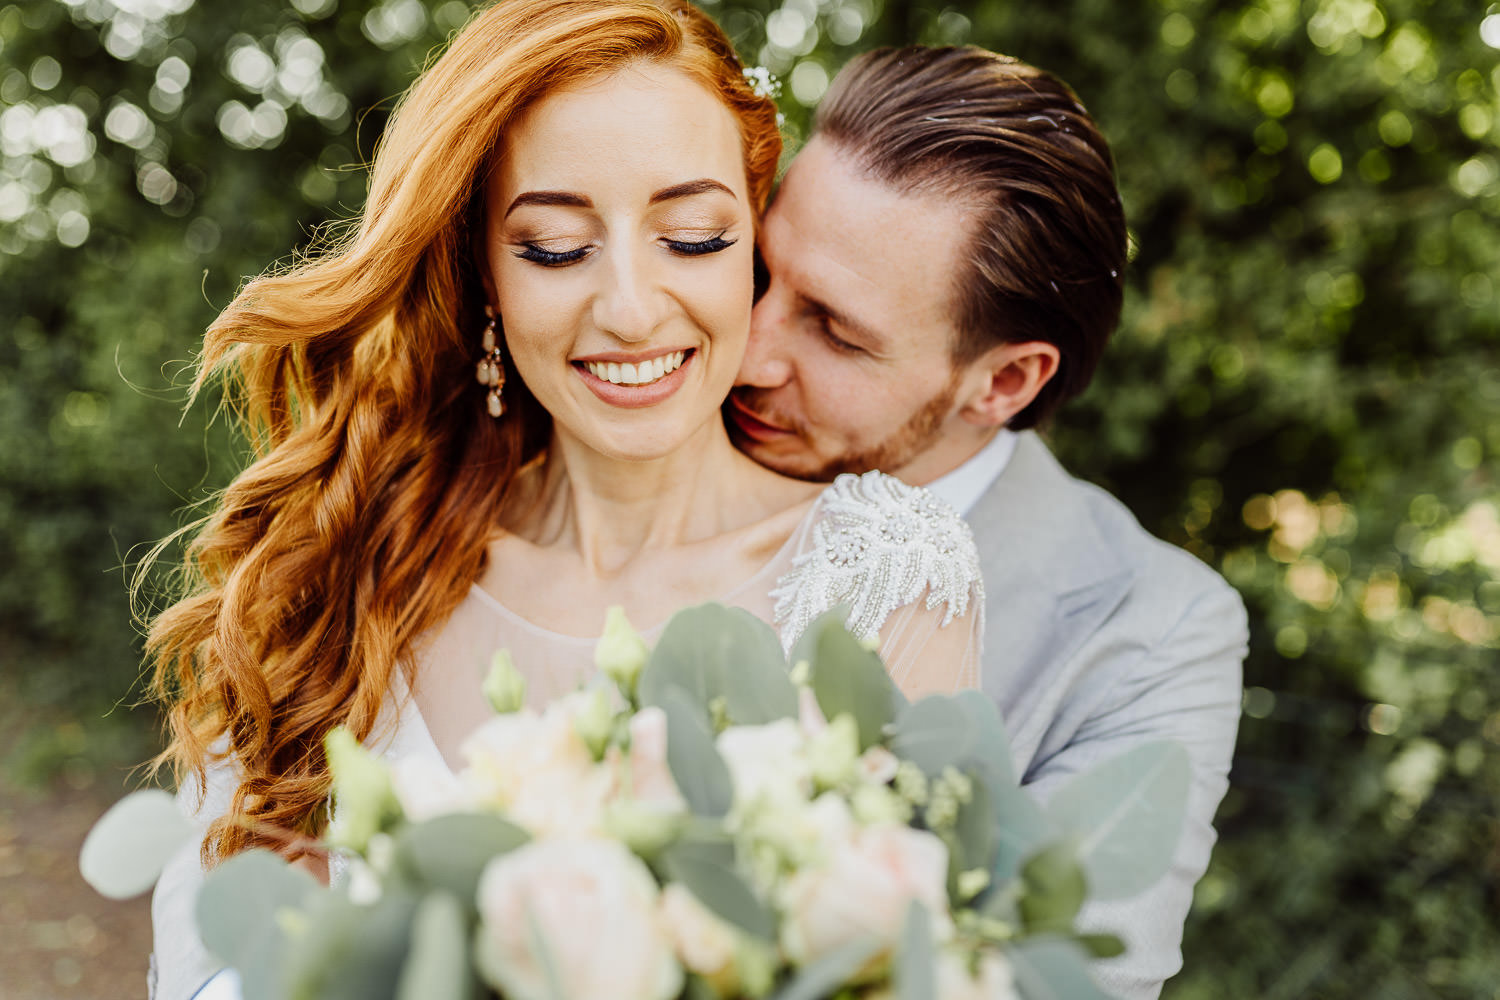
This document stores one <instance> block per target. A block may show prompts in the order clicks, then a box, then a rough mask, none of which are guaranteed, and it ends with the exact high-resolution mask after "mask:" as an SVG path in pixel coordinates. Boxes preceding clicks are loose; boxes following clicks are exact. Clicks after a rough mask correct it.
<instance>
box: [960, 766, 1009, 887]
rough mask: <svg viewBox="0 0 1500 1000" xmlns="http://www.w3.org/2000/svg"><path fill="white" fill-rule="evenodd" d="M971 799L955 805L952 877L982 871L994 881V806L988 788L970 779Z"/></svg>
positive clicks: (995, 843) (980, 781)
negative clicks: (971, 787) (956, 819)
mask: <svg viewBox="0 0 1500 1000" xmlns="http://www.w3.org/2000/svg"><path fill="white" fill-rule="evenodd" d="M970 778H971V779H973V785H974V791H973V797H972V798H971V799H970V800H969V801H968V802H965V803H964V804H963V805H961V806H959V809H958V821H957V822H956V823H955V824H954V827H953V839H954V841H955V847H956V850H953V851H952V865H951V867H952V868H953V869H954V874H955V875H957V874H958V873H959V872H965V871H969V870H971V869H974V868H983V869H984V870H986V871H988V872H990V873H991V876H990V877H991V879H993V878H994V863H995V851H996V846H997V843H998V840H997V837H998V833H997V830H996V824H995V806H994V803H993V802H992V801H991V797H990V786H989V785H988V784H987V783H986V782H984V781H982V780H977V779H974V776H973V774H972V773H970Z"/></svg>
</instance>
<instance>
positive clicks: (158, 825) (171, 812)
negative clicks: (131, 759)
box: [78, 788, 196, 899]
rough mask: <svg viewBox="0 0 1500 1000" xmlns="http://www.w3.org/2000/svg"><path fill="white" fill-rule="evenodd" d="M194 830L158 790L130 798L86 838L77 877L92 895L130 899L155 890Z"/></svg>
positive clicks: (167, 795)
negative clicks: (91, 888) (158, 881)
mask: <svg viewBox="0 0 1500 1000" xmlns="http://www.w3.org/2000/svg"><path fill="white" fill-rule="evenodd" d="M195 830H196V827H195V826H194V825H193V823H192V822H191V821H189V820H188V818H187V817H186V816H184V815H183V814H182V811H181V810H180V809H178V808H177V800H176V799H174V798H173V797H172V795H171V794H170V793H168V792H164V791H162V790H161V789H159V788H145V789H141V790H140V791H135V792H131V793H130V794H129V795H127V796H125V797H124V798H123V799H121V800H120V801H118V802H116V803H115V804H114V805H112V806H110V808H109V811H108V812H106V813H105V814H104V815H103V816H100V817H99V819H98V821H97V822H96V823H95V824H94V826H93V829H91V830H89V833H88V836H87V837H85V838H84V841H83V849H82V850H81V851H80V852H79V854H78V871H79V873H80V874H82V875H83V880H84V881H85V882H87V883H88V884H89V885H91V886H93V887H94V889H95V891H97V892H99V893H100V894H101V895H104V896H108V897H109V898H110V899H129V898H130V897H131V896H137V895H140V894H141V893H143V892H145V891H146V890H147V889H149V888H151V887H152V886H153V885H155V884H156V880H157V879H158V878H160V877H161V873H162V869H163V868H165V867H166V865H167V862H168V861H170V860H171V858H172V855H174V854H176V853H177V851H178V849H179V848H181V847H182V846H183V845H184V844H186V843H187V842H188V841H189V840H191V839H192V837H193V833H194V831H195Z"/></svg>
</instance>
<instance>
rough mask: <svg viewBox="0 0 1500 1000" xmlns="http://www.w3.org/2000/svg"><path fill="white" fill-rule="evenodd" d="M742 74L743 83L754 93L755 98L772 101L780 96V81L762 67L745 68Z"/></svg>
mask: <svg viewBox="0 0 1500 1000" xmlns="http://www.w3.org/2000/svg"><path fill="white" fill-rule="evenodd" d="M744 74H745V81H746V82H747V83H749V84H750V89H751V90H753V91H755V96H756V97H760V98H768V99H773V100H774V99H775V98H777V97H780V96H781V81H780V80H778V79H776V77H774V76H772V75H771V71H770V70H768V69H766V68H765V67H764V66H746V67H745V69H744Z"/></svg>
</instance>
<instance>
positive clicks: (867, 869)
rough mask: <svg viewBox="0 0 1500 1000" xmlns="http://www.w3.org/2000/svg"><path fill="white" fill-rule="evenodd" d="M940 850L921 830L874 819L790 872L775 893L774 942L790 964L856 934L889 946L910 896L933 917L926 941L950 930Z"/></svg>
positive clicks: (934, 839) (811, 958) (815, 956)
mask: <svg viewBox="0 0 1500 1000" xmlns="http://www.w3.org/2000/svg"><path fill="white" fill-rule="evenodd" d="M947 879H948V848H947V847H946V846H945V845H944V844H943V842H942V841H941V840H939V839H938V838H937V837H936V836H934V835H933V834H931V833H928V832H926V831H925V830H913V829H911V828H910V827H907V826H903V825H901V824H899V823H882V824H878V825H875V826H869V827H865V828H864V829H861V830H857V831H855V832H854V834H853V835H852V836H851V837H849V838H848V840H847V841H846V843H845V844H843V845H842V846H835V847H834V848H833V849H832V850H830V851H829V852H828V853H827V856H826V860H825V861H824V862H823V863H822V864H819V865H816V866H811V867H808V868H805V869H803V870H801V871H798V872H796V873H795V874H793V875H792V876H791V877H790V878H789V879H788V880H787V882H786V884H785V886H784V888H783V890H782V893H781V904H782V910H783V913H784V915H785V919H784V920H783V922H782V927H781V944H782V948H783V949H784V950H785V951H786V954H787V956H788V957H789V958H790V959H791V960H792V961H793V963H794V964H797V965H805V964H807V963H808V962H813V961H816V960H817V959H819V958H821V957H823V956H824V955H827V954H828V953H829V952H832V951H834V950H835V949H837V948H839V947H840V946H842V945H844V944H847V943H849V942H850V941H852V940H854V939H855V938H857V937H861V936H864V935H871V936H873V937H874V938H875V939H876V940H878V941H881V942H883V943H885V944H886V945H892V944H894V943H895V942H896V940H897V938H898V937H899V936H900V934H901V929H902V927H903V926H904V925H905V923H906V911H907V907H908V905H909V904H910V903H911V902H912V901H913V900H916V901H917V902H920V903H922V904H923V905H924V906H926V907H927V910H928V912H929V913H930V914H931V915H932V919H933V933H934V938H935V939H936V940H939V941H943V940H946V939H947V938H948V937H949V936H950V934H951V931H952V920H951V918H950V917H949V914H948V891H947Z"/></svg>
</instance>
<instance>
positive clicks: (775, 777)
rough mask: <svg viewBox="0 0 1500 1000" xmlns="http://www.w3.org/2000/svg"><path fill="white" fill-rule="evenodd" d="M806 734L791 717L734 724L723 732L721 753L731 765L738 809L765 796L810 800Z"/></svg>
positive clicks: (730, 771) (810, 778) (810, 776)
mask: <svg viewBox="0 0 1500 1000" xmlns="http://www.w3.org/2000/svg"><path fill="white" fill-rule="evenodd" d="M804 742H805V740H804V737H803V734H802V730H801V729H800V728H799V727H798V725H797V723H796V722H794V721H792V720H791V719H777V720H776V721H775V722H768V723H766V724H764V725H759V726H730V727H729V728H728V729H726V730H724V731H723V732H722V733H720V734H719V739H718V748H719V755H720V756H721V757H723V758H724V763H725V764H727V765H728V767H729V776H730V779H731V781H732V782H733V783H734V802H735V807H736V808H737V809H747V808H753V807H754V805H755V803H756V802H757V801H759V800H762V799H769V800H772V801H774V802H778V803H780V802H785V801H786V800H787V799H794V800H801V801H806V799H807V798H808V796H809V795H811V794H812V768H811V766H809V764H808V762H807V758H806V755H805V754H804V753H803V747H804Z"/></svg>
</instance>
